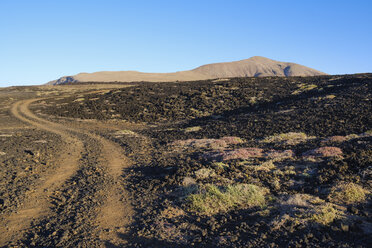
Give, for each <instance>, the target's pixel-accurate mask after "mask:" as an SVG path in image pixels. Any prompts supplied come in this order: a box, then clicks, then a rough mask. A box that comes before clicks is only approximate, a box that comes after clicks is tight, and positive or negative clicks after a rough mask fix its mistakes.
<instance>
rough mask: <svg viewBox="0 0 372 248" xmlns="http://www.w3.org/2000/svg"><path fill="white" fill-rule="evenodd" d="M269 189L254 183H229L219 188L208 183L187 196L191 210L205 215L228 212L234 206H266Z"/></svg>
mask: <svg viewBox="0 0 372 248" xmlns="http://www.w3.org/2000/svg"><path fill="white" fill-rule="evenodd" d="M267 193H268V190H267V189H265V188H261V187H258V186H255V185H252V184H237V185H229V186H227V187H224V188H222V189H221V188H219V187H217V186H215V185H212V184H208V185H206V186H204V187H203V189H202V190H200V191H199V193H197V194H192V195H190V196H189V197H188V198H187V202H188V206H189V210H190V211H194V212H199V213H201V214H205V215H213V214H216V213H219V212H226V211H229V210H230V209H232V208H234V207H239V208H249V207H254V206H264V205H265V203H266V198H265V195H266V194H267Z"/></svg>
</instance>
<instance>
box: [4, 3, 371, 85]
mask: <svg viewBox="0 0 372 248" xmlns="http://www.w3.org/2000/svg"><path fill="white" fill-rule="evenodd" d="M371 10H372V1H370V0H366V1H360V0H354V1H350V0H348V1H343V0H322V1H318V0H311V1H308V0H303V1H299V0H281V1H274V0H257V1H250V0H229V1H227V0H212V1H209V0H204V1H203V0H197V1H194V0H183V1H181V0H169V1H163V0H156V1H155V0H153V1H146V0H136V1H126V0H89V1H85V0H73V1H71V0H63V1H50V0H45V1H41V0H32V1H30V0H0V87H4V86H9V85H38V84H44V83H46V82H48V81H51V80H54V79H57V78H59V77H61V76H66V75H74V74H77V73H80V72H95V71H118V70H121V71H123V70H137V71H142V72H174V71H180V70H189V69H193V68H195V67H198V66H200V65H203V64H209V63H217V62H228V61H235V60H241V59H247V58H249V57H252V56H264V57H268V58H271V59H274V60H279V61H286V62H295V63H298V64H302V65H305V66H309V67H312V68H314V69H317V70H320V71H323V72H326V73H329V74H351V73H361V72H372V15H371V14H370V13H371Z"/></svg>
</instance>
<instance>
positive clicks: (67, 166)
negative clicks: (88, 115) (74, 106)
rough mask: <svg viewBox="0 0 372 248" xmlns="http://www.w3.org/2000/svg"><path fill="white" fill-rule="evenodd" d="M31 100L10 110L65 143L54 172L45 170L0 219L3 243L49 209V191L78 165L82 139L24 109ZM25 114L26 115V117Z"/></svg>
mask: <svg viewBox="0 0 372 248" xmlns="http://www.w3.org/2000/svg"><path fill="white" fill-rule="evenodd" d="M32 101H33V100H27V101H20V102H17V103H15V104H14V105H13V107H12V108H11V113H12V114H13V115H14V116H15V117H16V118H18V119H19V120H21V121H23V122H25V123H28V124H30V125H32V126H35V127H37V128H39V129H42V130H45V131H48V132H52V133H55V134H57V135H60V136H61V138H62V140H64V142H65V143H66V146H65V150H64V151H63V154H64V155H66V154H67V155H68V156H60V159H59V166H58V167H57V169H56V170H55V171H53V174H48V175H47V176H46V178H47V179H46V180H45V181H44V182H42V183H41V184H40V186H39V187H38V188H37V189H34V190H32V191H30V192H29V194H28V195H27V197H26V199H25V201H24V203H23V206H22V207H21V208H20V209H18V211H17V212H13V213H11V214H10V215H9V216H6V217H5V218H4V219H3V220H1V225H0V233H2V235H1V238H0V246H3V245H6V244H7V243H9V242H10V241H13V240H16V239H19V238H20V236H21V235H22V233H23V232H24V230H25V229H27V228H28V227H29V226H30V224H31V222H32V221H33V220H34V219H38V218H40V217H42V216H45V215H47V214H48V213H49V211H50V210H49V209H50V204H49V199H48V198H49V196H50V194H49V193H48V191H49V192H52V191H54V190H56V189H57V188H58V187H60V186H61V185H62V184H63V183H64V182H65V181H66V180H67V179H68V178H69V177H71V176H72V175H73V174H74V173H75V172H76V170H77V168H78V160H79V158H80V153H81V152H82V151H83V144H82V142H81V141H80V140H79V139H77V138H74V137H72V136H71V135H69V134H68V133H67V132H64V131H62V130H60V129H58V128H56V126H55V125H54V124H52V125H51V126H49V127H47V126H45V125H44V124H41V123H40V122H38V121H35V120H38V118H37V117H36V116H34V115H33V114H32V113H31V112H29V111H27V106H28V104H30V103H31V102H32ZM26 116H27V117H26Z"/></svg>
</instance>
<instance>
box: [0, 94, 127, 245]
mask: <svg viewBox="0 0 372 248" xmlns="http://www.w3.org/2000/svg"><path fill="white" fill-rule="evenodd" d="M39 100H41V99H40V98H38V99H29V100H23V101H19V102H16V103H15V104H14V105H13V106H12V108H11V113H12V115H13V116H14V117H16V118H18V119H19V120H21V121H22V122H24V123H27V124H29V125H31V126H34V127H36V128H38V129H41V130H44V131H48V132H52V133H55V134H57V135H59V136H60V137H61V139H62V140H63V142H64V144H65V145H64V150H63V151H61V154H60V155H59V156H58V159H56V161H58V162H57V165H58V166H57V167H56V169H54V170H53V171H49V172H48V174H47V175H46V176H45V178H46V180H44V181H42V180H40V183H39V184H38V186H37V187H36V188H34V189H31V190H30V191H29V192H27V196H26V197H25V201H24V203H23V205H22V207H21V208H20V209H18V210H17V211H16V212H12V213H10V214H9V215H8V216H3V218H2V219H0V233H1V236H0V247H2V246H8V245H10V244H17V241H18V244H23V245H25V244H30V241H29V236H30V233H32V231H30V227H31V226H32V225H35V224H34V223H43V222H46V221H45V220H48V221H47V222H51V223H52V222H53V223H58V222H62V219H63V218H61V217H60V215H59V213H55V212H53V211H55V209H56V208H53V201H54V200H53V197H55V196H56V195H58V194H60V192H61V191H63V190H65V191H66V192H71V194H73V190H70V189H68V188H67V187H68V185H71V184H72V185H73V184H76V182H73V181H74V179H75V178H79V173H80V172H81V171H84V169H86V168H91V167H92V168H93V165H92V164H90V162H89V161H95V162H94V163H96V165H95V166H97V168H101V167H102V168H103V170H105V171H107V173H106V174H105V173H101V174H100V176H101V177H105V178H102V179H100V180H99V182H106V183H102V184H103V185H99V187H98V186H97V185H96V187H97V189H98V188H99V189H100V190H99V191H98V190H97V192H99V194H97V195H92V196H89V197H90V198H92V199H93V201H94V202H96V201H99V199H103V203H102V204H101V203H100V204H96V205H92V208H94V209H93V210H92V209H90V210H89V211H91V212H93V213H94V214H93V215H90V216H89V217H92V216H93V218H94V220H90V221H88V220H87V221H82V222H81V223H82V224H81V225H90V227H89V228H85V229H83V230H90V234H89V235H94V236H96V239H98V241H96V242H95V244H102V245H103V244H112V245H118V246H122V245H125V240H123V239H122V238H119V237H118V236H119V234H118V233H119V232H120V233H125V231H126V228H127V227H128V226H129V224H130V222H131V216H132V214H133V210H132V207H131V203H130V197H129V195H128V194H127V192H126V191H125V189H124V186H123V185H124V183H123V180H124V177H123V175H122V174H123V170H124V169H125V168H127V167H129V166H130V164H131V163H130V161H129V160H128V159H127V158H126V157H125V156H123V155H122V152H121V148H120V147H119V146H117V145H115V144H113V143H112V142H110V141H108V140H106V139H104V138H103V137H101V136H98V135H96V134H93V133H91V132H89V131H87V130H80V129H77V128H76V127H71V126H66V125H62V124H59V123H55V122H52V121H49V120H45V119H42V118H40V117H38V116H36V115H35V114H33V113H32V112H31V111H30V109H29V106H30V105H31V104H33V103H36V102H37V101H39ZM92 144H94V145H92ZM91 156H92V157H94V159H89V158H90V157H91ZM92 163H93V162H92ZM80 174H81V173H80ZM79 180H83V179H79ZM84 180H86V181H87V182H90V179H89V176H86V177H85V179H84ZM99 195H100V197H101V198H99ZM64 197H65V198H66V197H67V198H68V197H69V196H68V195H67V196H66V195H65V196H64ZM74 197H75V195H71V199H73V198H74ZM84 197H85V196H84ZM71 204H73V203H71ZM64 207H65V208H66V209H74V208H77V207H78V206H71V205H69V204H68V203H66V204H65V206H64ZM60 219H61V220H60ZM64 221H66V220H64ZM84 223H86V224H84ZM40 225H41V224H40ZM32 235H35V234H32ZM48 235H50V234H48ZM71 235H73V234H70V236H71ZM80 235H81V234H80ZM47 239H48V237H46V240H47ZM22 240H23V241H22ZM61 240H62V241H63V239H61ZM62 241H61V242H62ZM61 242H60V243H59V245H61V244H63V243H61ZM31 244H32V243H31ZM34 245H37V244H34Z"/></svg>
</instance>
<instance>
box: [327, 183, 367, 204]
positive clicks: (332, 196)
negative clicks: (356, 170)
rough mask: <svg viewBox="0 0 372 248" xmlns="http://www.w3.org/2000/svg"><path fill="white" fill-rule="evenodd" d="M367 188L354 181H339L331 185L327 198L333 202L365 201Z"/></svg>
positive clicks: (350, 202)
mask: <svg viewBox="0 0 372 248" xmlns="http://www.w3.org/2000/svg"><path fill="white" fill-rule="evenodd" d="M368 193H369V192H368V190H366V189H364V188H362V187H361V186H359V185H357V184H355V183H339V184H337V185H335V186H334V187H332V189H331V192H330V193H329V195H328V200H329V201H331V202H334V203H341V204H355V203H360V202H363V201H365V199H366V197H367V195H368Z"/></svg>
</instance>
